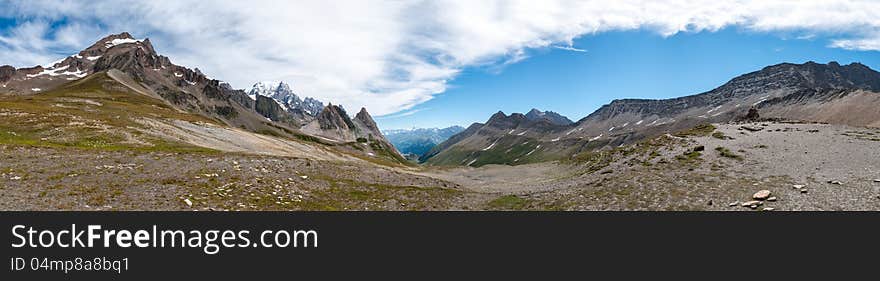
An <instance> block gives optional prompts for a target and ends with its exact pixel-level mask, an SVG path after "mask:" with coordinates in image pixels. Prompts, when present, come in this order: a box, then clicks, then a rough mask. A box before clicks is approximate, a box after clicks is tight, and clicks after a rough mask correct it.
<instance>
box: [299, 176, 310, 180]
mask: <svg viewBox="0 0 880 281" xmlns="http://www.w3.org/2000/svg"><path fill="white" fill-rule="evenodd" d="M299 177H300V178H302V179H304V180H305V179H308V178H309V176H299Z"/></svg>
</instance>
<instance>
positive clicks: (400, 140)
mask: <svg viewBox="0 0 880 281" xmlns="http://www.w3.org/2000/svg"><path fill="white" fill-rule="evenodd" d="M461 131H464V127H461V126H452V127H448V128H443V129H438V128H417V129H399V130H384V131H382V133H383V134H385V137H387V138H388V140H389V141H390V142H391V143H392V144H393V145H394V147H396V148H397V150H399V151H400V153H402V154H403V155H404V156H406V157H407V158H409V159H418V158H419V157H420V156H422V155H423V154H425V153H427V152H428V151H430V150H431V148H434V146H436V145H437V144H439V143H442V142H444V141H446V140H447V139H449V137H451V136H453V135H455V134H458V133H460V132H461Z"/></svg>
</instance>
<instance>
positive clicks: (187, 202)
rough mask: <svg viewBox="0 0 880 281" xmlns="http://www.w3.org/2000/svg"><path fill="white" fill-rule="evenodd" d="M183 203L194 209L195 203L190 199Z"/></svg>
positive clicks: (184, 200)
mask: <svg viewBox="0 0 880 281" xmlns="http://www.w3.org/2000/svg"><path fill="white" fill-rule="evenodd" d="M183 203H186V205H187V206H189V207H192V206H193V202H192V201H190V200H189V198H186V199H183Z"/></svg>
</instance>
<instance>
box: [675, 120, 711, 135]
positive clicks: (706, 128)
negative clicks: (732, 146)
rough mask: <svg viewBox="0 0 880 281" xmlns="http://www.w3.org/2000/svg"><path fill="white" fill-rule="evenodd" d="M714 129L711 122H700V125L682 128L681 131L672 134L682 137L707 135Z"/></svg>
mask: <svg viewBox="0 0 880 281" xmlns="http://www.w3.org/2000/svg"><path fill="white" fill-rule="evenodd" d="M714 131H715V126H713V125H712V124H708V123H706V124H700V125H697V126H694V127H693V128H690V129H687V130H684V131H681V132H677V133H675V134H674V135H675V136H676V137H682V138H684V137H705V136H708V135H709V134H712V132H714Z"/></svg>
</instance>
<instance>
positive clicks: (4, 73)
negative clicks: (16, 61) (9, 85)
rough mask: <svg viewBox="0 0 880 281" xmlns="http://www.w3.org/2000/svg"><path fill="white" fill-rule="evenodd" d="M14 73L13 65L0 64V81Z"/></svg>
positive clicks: (7, 78) (5, 79) (4, 80)
mask: <svg viewBox="0 0 880 281" xmlns="http://www.w3.org/2000/svg"><path fill="white" fill-rule="evenodd" d="M13 74H15V67H12V66H9V65H4V66H0V83H2V82H6V81H8V80H9V78H11V77H12V75H13Z"/></svg>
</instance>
